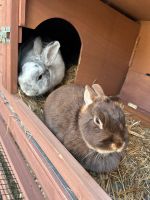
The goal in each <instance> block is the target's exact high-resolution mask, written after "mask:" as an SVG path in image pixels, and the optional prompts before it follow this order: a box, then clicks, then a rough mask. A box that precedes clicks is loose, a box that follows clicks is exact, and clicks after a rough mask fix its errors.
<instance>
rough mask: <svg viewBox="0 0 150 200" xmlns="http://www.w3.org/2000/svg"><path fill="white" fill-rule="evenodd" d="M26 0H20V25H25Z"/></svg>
mask: <svg viewBox="0 0 150 200" xmlns="http://www.w3.org/2000/svg"><path fill="white" fill-rule="evenodd" d="M25 9H26V0H19V26H24V25H25V15H26V13H25Z"/></svg>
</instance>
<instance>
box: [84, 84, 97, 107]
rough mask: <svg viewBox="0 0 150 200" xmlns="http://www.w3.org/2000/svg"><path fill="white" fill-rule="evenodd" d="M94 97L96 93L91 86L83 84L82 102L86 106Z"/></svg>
mask: <svg viewBox="0 0 150 200" xmlns="http://www.w3.org/2000/svg"><path fill="white" fill-rule="evenodd" d="M95 98H96V94H95V92H94V90H93V89H92V88H90V87H89V86H88V85H86V86H85V90H84V102H85V104H86V105H87V106H88V105H90V104H91V103H93V101H94V99H95Z"/></svg>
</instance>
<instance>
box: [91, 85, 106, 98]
mask: <svg viewBox="0 0 150 200" xmlns="http://www.w3.org/2000/svg"><path fill="white" fill-rule="evenodd" d="M92 88H93V89H94V91H95V92H96V94H97V95H98V97H105V94H104V91H103V89H102V87H101V86H100V85H99V84H93V85H92Z"/></svg>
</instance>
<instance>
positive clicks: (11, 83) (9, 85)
mask: <svg viewBox="0 0 150 200" xmlns="http://www.w3.org/2000/svg"><path fill="white" fill-rule="evenodd" d="M2 5H3V6H4V10H3V14H4V15H5V18H3V21H2V23H3V26H10V41H11V43H7V44H1V45H2V48H3V50H2V54H3V62H2V68H3V72H2V74H3V76H2V78H3V80H2V81H3V86H4V87H5V88H6V89H7V90H8V91H9V92H11V93H16V91H17V73H18V70H17V66H18V6H19V2H18V0H7V1H3V2H2Z"/></svg>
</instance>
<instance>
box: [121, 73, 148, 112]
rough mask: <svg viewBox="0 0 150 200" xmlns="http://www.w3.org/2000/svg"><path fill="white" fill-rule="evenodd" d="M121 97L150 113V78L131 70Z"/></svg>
mask: <svg viewBox="0 0 150 200" xmlns="http://www.w3.org/2000/svg"><path fill="white" fill-rule="evenodd" d="M120 97H121V98H122V99H124V100H125V101H127V102H128V103H129V102H131V103H133V104H136V105H137V106H138V107H140V108H142V109H143V110H145V111H147V112H149V113H150V77H147V76H145V75H143V74H141V73H137V72H135V71H132V70H130V71H129V72H128V74H127V77H126V80H125V83H124V85H123V87H122V89H121V92H120Z"/></svg>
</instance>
